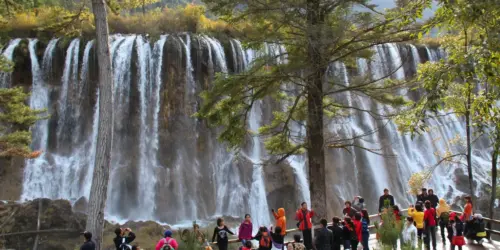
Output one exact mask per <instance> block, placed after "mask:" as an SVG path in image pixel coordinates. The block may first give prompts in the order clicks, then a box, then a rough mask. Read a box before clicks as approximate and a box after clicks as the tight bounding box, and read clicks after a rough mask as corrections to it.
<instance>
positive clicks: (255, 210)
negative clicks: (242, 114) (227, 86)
mask: <svg viewBox="0 0 500 250" xmlns="http://www.w3.org/2000/svg"><path fill="white" fill-rule="evenodd" d="M260 104H261V102H260V101H257V102H255V103H254V105H253V107H252V110H251V112H250V116H249V118H248V120H249V128H250V130H251V131H253V132H254V133H258V130H259V128H260V126H261V122H262V121H261V117H262V111H261V107H260ZM250 160H251V161H252V164H253V172H252V186H251V191H250V199H249V201H248V202H249V204H248V206H249V207H250V213H251V215H252V216H253V225H254V228H253V229H254V232H257V230H258V228H259V226H261V225H269V223H270V222H271V219H270V217H269V211H270V210H269V206H268V204H267V199H266V198H265V197H266V184H265V183H264V178H263V176H262V175H263V171H262V167H263V162H262V148H261V143H260V140H259V137H258V136H257V135H254V136H252V151H251V154H250Z"/></svg>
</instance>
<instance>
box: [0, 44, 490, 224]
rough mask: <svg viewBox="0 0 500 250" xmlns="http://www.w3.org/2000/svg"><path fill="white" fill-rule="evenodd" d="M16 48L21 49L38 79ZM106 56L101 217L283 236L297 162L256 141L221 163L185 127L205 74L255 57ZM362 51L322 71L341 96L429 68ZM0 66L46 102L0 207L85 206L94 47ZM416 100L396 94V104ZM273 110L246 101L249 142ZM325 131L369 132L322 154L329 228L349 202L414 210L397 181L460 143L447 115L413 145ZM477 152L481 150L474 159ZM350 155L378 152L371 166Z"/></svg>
mask: <svg viewBox="0 0 500 250" xmlns="http://www.w3.org/2000/svg"><path fill="white" fill-rule="evenodd" d="M27 46H34V51H35V53H36V59H37V61H38V62H39V65H40V66H39V69H38V70H36V65H37V64H33V63H31V58H30V53H29V48H27ZM264 48H265V49H264V50H265V51H264V52H263V53H274V54H276V53H279V51H281V50H283V48H280V47H279V46H276V45H271V44H268V45H266V46H264ZM111 50H112V56H113V65H114V78H115V79H114V80H115V86H114V91H115V93H114V95H115V99H114V112H115V124H114V139H113V149H112V166H111V180H110V187H109V199H108V204H107V207H106V209H107V210H106V213H107V214H108V215H109V216H110V217H113V218H117V219H125V220H126V219H134V220H136V219H144V220H157V221H163V222H169V223H183V222H185V221H192V220H194V219H198V220H214V219H215V217H216V216H221V215H224V216H231V217H242V216H243V215H244V214H246V213H251V214H252V217H253V218H254V222H255V223H254V224H256V226H258V225H268V224H269V223H270V222H271V221H273V218H272V216H271V214H270V209H271V208H275V209H277V208H279V207H284V208H285V209H286V211H287V216H288V222H289V226H290V227H292V226H294V224H295V223H294V221H293V219H294V212H295V210H296V209H297V207H298V206H299V204H300V203H301V202H302V201H309V186H308V181H307V172H308V171H307V169H306V165H307V162H306V160H305V159H306V157H305V156H303V155H302V156H293V157H290V158H289V159H287V160H286V161H283V162H282V163H280V164H275V162H276V160H277V159H274V158H273V157H270V156H269V155H267V154H266V152H265V150H264V146H263V143H262V138H257V137H252V136H248V140H247V141H246V143H245V145H243V147H242V149H241V151H239V152H230V151H227V149H226V146H225V145H224V144H223V143H221V142H219V141H218V140H217V134H218V128H210V127H208V126H207V124H206V122H205V121H203V120H199V119H197V118H195V117H193V114H194V113H195V112H196V111H197V110H198V109H199V106H200V104H201V99H200V97H199V94H200V93H201V92H202V91H203V90H207V89H209V88H210V87H211V86H212V82H213V79H214V78H215V74H216V73H221V74H226V73H227V74H232V73H239V72H243V71H244V70H245V69H246V68H247V67H248V64H249V63H250V62H251V60H252V58H253V57H255V54H256V52H255V51H251V50H245V49H243V48H242V46H241V44H240V43H239V42H238V41H236V40H227V41H218V40H216V39H213V38H210V37H207V36H202V35H190V34H177V35H170V36H163V37H161V38H159V40H157V41H148V40H147V39H145V38H143V37H141V36H134V35H127V36H122V35H115V36H113V38H112V43H111ZM374 50H375V52H376V54H375V57H374V60H373V61H371V62H368V61H364V60H359V61H358V62H357V63H358V68H357V69H353V68H348V67H346V66H345V65H344V64H341V63H338V64H335V65H331V67H330V71H331V74H330V76H329V77H332V79H335V80H339V81H343V82H345V83H346V84H349V82H350V81H351V80H354V79H355V78H356V77H358V78H359V77H360V76H367V77H370V78H373V79H377V78H379V77H380V76H381V75H384V74H388V73H389V72H396V73H395V74H394V75H393V76H392V78H393V79H396V80H402V79H404V78H408V77H412V76H413V75H414V74H415V72H416V65H417V64H418V63H421V62H425V61H429V60H431V61H435V60H438V59H439V58H440V57H441V56H442V51H440V50H439V49H437V48H427V47H415V46H412V45H405V44H398V45H396V44H387V45H381V46H377V47H376V48H374ZM13 59H14V61H15V62H16V66H15V70H14V72H13V73H12V85H14V86H15V85H20V86H24V87H25V88H26V89H27V90H28V89H30V88H31V89H32V90H34V91H39V90H40V89H41V90H43V91H44V92H43V93H42V94H40V93H36V95H34V96H36V98H39V97H40V96H42V97H43V96H46V97H47V101H46V107H47V109H48V111H49V114H50V118H49V120H48V122H47V123H46V124H45V125H44V124H43V123H39V124H37V127H36V130H35V131H37V132H34V137H35V140H34V145H33V147H35V148H42V149H44V151H45V152H46V153H45V154H44V155H42V156H41V157H40V158H39V159H36V160H33V161H26V162H23V161H22V160H17V161H14V162H13V163H6V165H5V164H1V166H2V167H1V168H0V184H3V183H6V184H8V185H9V187H10V190H9V191H7V190H5V189H2V190H1V191H0V199H19V198H21V199H34V198H37V197H49V198H52V199H57V198H65V199H69V200H72V201H75V200H77V199H79V198H81V197H83V196H88V194H89V191H90V183H91V176H92V171H93V156H94V150H93V148H94V147H95V141H96V136H97V135H96V128H97V127H96V126H97V121H98V118H99V117H97V115H96V114H97V110H98V108H99V107H98V104H97V103H96V100H97V95H98V90H97V73H96V72H97V67H98V64H97V62H96V56H95V46H94V45H93V43H92V42H91V41H86V40H83V39H73V40H65V39H60V40H52V41H50V42H49V43H47V44H45V43H43V42H39V41H38V42H37V41H33V40H30V42H28V41H25V40H23V41H22V42H21V43H20V44H19V45H18V46H17V47H16V49H15V51H14V54H13ZM401 65H403V67H399V66H401ZM33 86H41V87H40V88H33ZM285 87H286V86H284V88H285ZM419 94H420V93H419V92H418V91H407V93H406V95H407V97H408V98H409V99H415V98H416V97H418V95H419ZM335 98H336V99H337V100H338V101H339V102H341V103H343V104H346V105H347V104H349V105H354V106H357V107H361V108H363V109H365V110H369V111H371V112H389V108H388V107H386V106H383V105H381V104H379V103H376V102H374V101H372V100H369V99H368V98H366V97H364V96H360V95H356V94H344V95H342V96H335ZM286 106H287V104H284V103H278V102H277V101H276V100H273V99H271V98H265V99H263V100H261V101H259V102H258V103H257V104H256V105H255V107H254V108H253V109H252V111H251V114H250V116H249V118H250V119H249V121H248V128H249V130H257V129H258V127H259V126H262V125H263V124H266V123H268V122H269V121H271V119H272V111H273V110H278V109H283V108H285V107H286ZM325 123H326V124H325V128H326V131H325V136H326V137H327V138H330V139H331V138H343V137H344V138H345V137H352V136H356V135H359V134H360V133H362V132H363V131H373V130H376V131H377V133H374V134H371V135H368V136H366V137H364V138H360V139H356V140H354V143H355V144H356V145H358V146H359V147H355V148H353V149H352V150H351V151H350V152H348V151H346V150H343V149H328V150H327V166H328V169H327V173H326V174H327V180H328V185H327V186H328V187H329V189H328V190H327V197H328V201H329V205H330V208H331V215H332V216H333V215H339V212H340V211H341V207H342V206H343V202H344V200H352V197H354V196H356V195H361V196H363V197H365V200H366V201H367V206H368V209H369V211H370V212H371V213H374V212H375V211H376V206H377V201H378V196H379V195H380V194H381V193H382V190H383V189H384V188H386V187H388V188H389V189H391V192H392V193H393V194H394V195H395V196H396V198H397V203H398V204H400V205H401V206H402V207H405V206H407V205H408V203H409V202H411V201H412V199H413V197H411V196H410V195H409V194H408V193H407V190H406V181H407V180H408V178H409V177H410V175H411V174H412V173H413V172H415V171H420V170H422V169H424V168H425V167H426V166H430V165H433V164H434V163H435V162H437V160H438V157H437V156H436V154H435V152H440V151H443V150H444V149H445V148H447V147H449V146H450V145H449V143H448V141H449V140H451V139H452V138H454V137H455V136H456V134H461V133H462V132H463V131H464V130H463V129H464V127H463V125H461V123H460V119H459V118H456V117H454V118H451V119H450V120H445V119H443V120H440V121H438V122H437V123H436V124H435V125H436V129H435V130H433V131H432V132H431V133H429V134H428V135H424V136H421V137H417V138H416V139H415V140H412V139H411V138H410V137H409V136H405V135H401V134H399V133H398V131H397V128H396V126H395V125H394V123H392V122H391V121H389V120H377V119H374V118H373V117H371V116H370V115H369V113H368V112H354V111H353V112H352V113H351V115H350V117H348V118H346V119H344V120H336V121H325ZM293 130H294V131H293V133H294V134H296V135H297V137H304V136H305V130H304V124H299V123H294V124H293ZM44 138H46V139H44ZM436 138H442V139H441V140H439V139H436ZM485 145H486V144H485ZM485 145H481V147H482V148H487V146H485ZM361 147H365V148H370V149H377V150H380V151H379V152H380V155H376V154H373V153H369V152H367V151H365V150H362V149H361ZM381 155H382V156H381ZM488 160H489V155H488V153H487V151H486V150H484V151H481V150H478V151H476V152H475V155H474V162H475V164H477V165H478V166H479V167H478V168H477V169H475V171H476V172H475V174H477V176H480V177H481V178H480V179H478V180H479V182H478V186H482V185H483V184H484V183H485V182H486V181H484V180H487V179H488V177H487V176H488V175H487V169H488V168H489V166H488V165H487V164H488ZM4 162H5V160H4ZM22 163H24V168H22V166H21V165H23V164H22ZM4 165H5V166H7V167H3V166H4ZM449 167H452V168H454V169H455V168H456V169H460V168H461V167H460V165H457V166H449ZM460 176H461V175H460V174H454V172H453V171H448V169H446V168H445V167H443V168H440V169H438V170H437V172H436V176H435V177H434V178H433V179H432V180H431V182H430V183H429V187H433V188H434V189H435V190H436V191H437V194H438V195H439V196H440V197H446V198H447V199H450V200H452V199H454V198H455V197H460V196H461V195H462V194H463V192H465V191H466V190H462V189H461V188H460V185H461V183H462V182H461V178H460Z"/></svg>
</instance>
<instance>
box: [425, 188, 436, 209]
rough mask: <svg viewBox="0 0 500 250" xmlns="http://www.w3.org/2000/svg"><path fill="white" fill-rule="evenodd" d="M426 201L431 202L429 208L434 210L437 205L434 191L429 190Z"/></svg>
mask: <svg viewBox="0 0 500 250" xmlns="http://www.w3.org/2000/svg"><path fill="white" fill-rule="evenodd" d="M427 200H428V201H430V202H431V207H432V208H434V209H436V207H437V205H438V204H439V198H438V197H437V195H435V194H434V190H432V189H429V191H428V195H427ZM424 202H425V201H424Z"/></svg>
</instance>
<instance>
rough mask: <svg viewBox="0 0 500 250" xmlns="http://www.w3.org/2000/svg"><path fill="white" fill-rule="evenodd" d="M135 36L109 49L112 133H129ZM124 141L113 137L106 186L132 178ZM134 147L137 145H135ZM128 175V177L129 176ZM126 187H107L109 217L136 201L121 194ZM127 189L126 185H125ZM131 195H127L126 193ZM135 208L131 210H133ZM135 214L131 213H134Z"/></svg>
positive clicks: (124, 138) (119, 41)
mask: <svg viewBox="0 0 500 250" xmlns="http://www.w3.org/2000/svg"><path fill="white" fill-rule="evenodd" d="M135 40H136V36H127V37H125V38H124V39H123V40H122V39H117V40H115V41H113V43H115V44H112V45H111V47H112V48H113V49H114V50H113V51H112V52H111V53H112V55H113V82H114V91H113V111H114V128H113V129H114V133H129V129H130V128H129V126H128V124H127V123H128V120H129V119H130V112H131V110H130V105H131V104H130V88H131V71H130V67H131V64H132V53H133V49H134V42H135ZM128 139H129V138H127V137H125V136H124V137H118V138H117V137H113V143H112V144H113V146H112V150H111V152H112V153H111V162H112V167H111V173H110V183H114V182H119V181H120V180H121V179H124V178H126V176H127V175H129V174H131V173H132V174H134V172H131V171H132V169H131V168H132V167H133V165H132V162H131V160H135V159H127V154H126V153H125V152H128V151H127V147H130V146H134V145H130V144H129V143H132V142H131V141H128ZM127 144H128V145H127ZM135 144H137V141H135ZM130 172H131V173H130ZM127 184H128V183H120V185H109V186H108V194H109V198H108V201H107V204H109V205H107V206H106V210H107V211H106V212H107V213H110V214H118V213H119V212H120V210H121V209H122V206H125V205H126V204H127V203H129V204H132V201H133V200H136V199H137V198H138V197H130V194H128V193H124V192H123V190H122V189H123V188H124V187H125V185H127ZM128 185H130V184H128ZM130 192H131V191H130ZM135 206H136V205H135V204H134V205H133V207H131V208H127V209H134V208H135ZM134 210H135V209H134Z"/></svg>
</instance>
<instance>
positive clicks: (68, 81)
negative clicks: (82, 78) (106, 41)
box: [57, 39, 80, 143]
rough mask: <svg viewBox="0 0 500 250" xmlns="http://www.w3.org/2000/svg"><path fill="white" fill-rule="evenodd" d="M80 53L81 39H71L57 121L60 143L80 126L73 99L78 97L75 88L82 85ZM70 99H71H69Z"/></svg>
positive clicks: (67, 52)
mask: <svg viewBox="0 0 500 250" xmlns="http://www.w3.org/2000/svg"><path fill="white" fill-rule="evenodd" d="M79 53H80V39H74V40H73V41H71V43H70V45H69V47H68V50H67V51H66V55H67V56H66V61H65V63H64V72H63V76H62V83H61V85H62V88H61V95H60V97H59V110H58V117H59V120H58V121H57V138H58V139H60V140H59V142H60V143H64V142H65V141H67V140H69V139H70V138H69V137H71V136H72V133H73V132H74V130H75V128H74V126H78V125H79V123H78V122H75V116H74V114H75V113H74V112H75V104H74V103H73V101H74V100H75V98H72V97H73V94H75V96H76V97H77V98H79V97H80V96H77V95H76V93H75V90H76V89H77V86H80V84H79V81H78V59H79V57H78V56H79ZM68 100H69V101H68Z"/></svg>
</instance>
